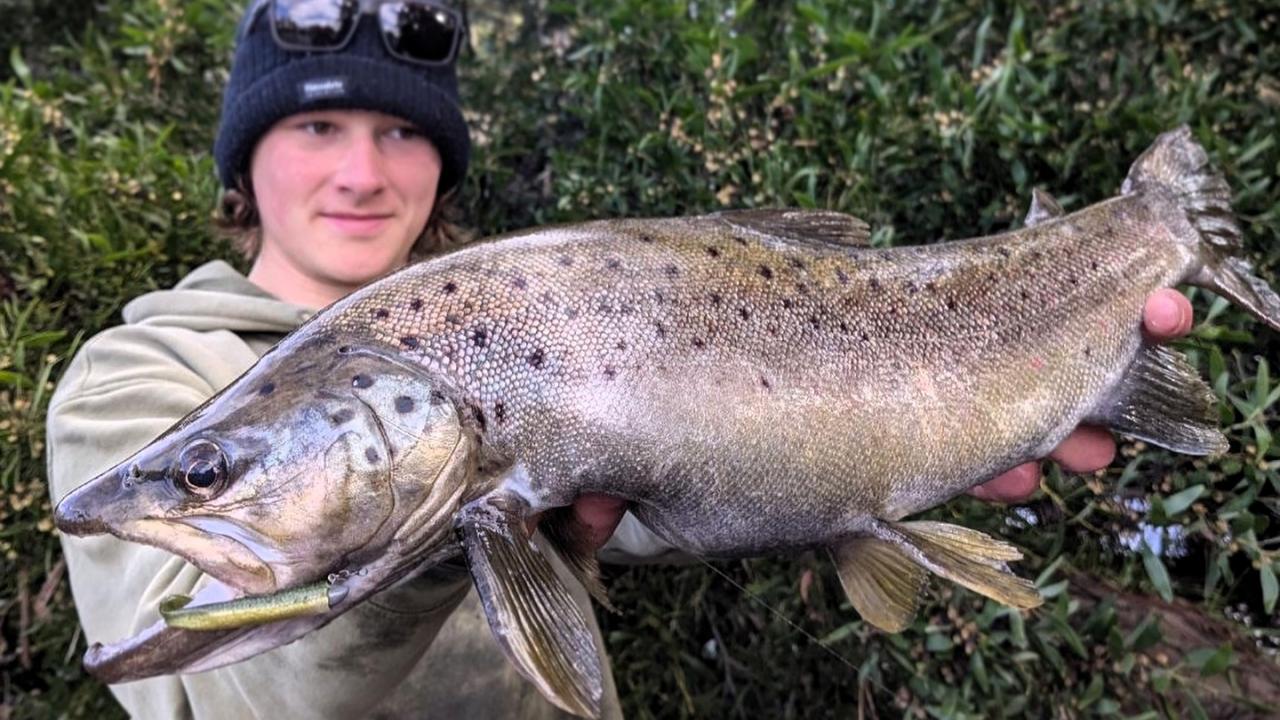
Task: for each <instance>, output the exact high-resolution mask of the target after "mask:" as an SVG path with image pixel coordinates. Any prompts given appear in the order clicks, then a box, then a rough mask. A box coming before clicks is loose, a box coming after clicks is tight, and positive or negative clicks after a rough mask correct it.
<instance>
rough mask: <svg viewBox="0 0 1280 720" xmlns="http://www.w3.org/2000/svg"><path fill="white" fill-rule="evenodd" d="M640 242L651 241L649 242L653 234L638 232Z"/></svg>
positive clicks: (651, 240)
mask: <svg viewBox="0 0 1280 720" xmlns="http://www.w3.org/2000/svg"><path fill="white" fill-rule="evenodd" d="M640 242H642V243H651V242H653V236H652V235H650V234H648V233H641V234H640Z"/></svg>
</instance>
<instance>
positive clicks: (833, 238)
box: [708, 208, 871, 247]
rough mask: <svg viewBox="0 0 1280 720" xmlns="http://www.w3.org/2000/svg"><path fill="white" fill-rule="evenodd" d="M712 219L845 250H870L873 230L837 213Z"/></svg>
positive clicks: (792, 211)
mask: <svg viewBox="0 0 1280 720" xmlns="http://www.w3.org/2000/svg"><path fill="white" fill-rule="evenodd" d="M708 217H710V218H714V219H716V220H718V221H721V222H725V223H728V224H729V225H731V226H733V227H735V228H738V229H740V230H747V231H750V232H754V233H760V234H761V235H768V236H770V237H776V238H781V239H784V240H798V241H800V242H810V243H812V242H818V243H827V244H831V245H839V246H843V247H867V246H869V245H870V244H871V227H870V226H869V225H867V223H866V222H865V221H863V220H862V219H860V218H856V217H854V216H853V215H848V214H845V213H842V212H836V211H834V210H800V209H798V208H759V209H754V208H753V209H748V210H724V211H722V212H718V213H713V214H711V215H709V216H708Z"/></svg>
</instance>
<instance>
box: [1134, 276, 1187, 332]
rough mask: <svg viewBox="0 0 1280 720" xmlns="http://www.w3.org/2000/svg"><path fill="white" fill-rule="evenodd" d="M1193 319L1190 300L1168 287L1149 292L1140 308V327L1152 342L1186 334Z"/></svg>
mask: <svg viewBox="0 0 1280 720" xmlns="http://www.w3.org/2000/svg"><path fill="white" fill-rule="evenodd" d="M1194 321H1195V315H1194V313H1193V312H1192V310H1191V301H1190V300H1187V298H1186V296H1184V295H1183V294H1182V293H1180V292H1178V291H1177V290H1173V289H1170V288H1162V289H1160V290H1157V291H1155V292H1153V293H1151V295H1150V296H1149V297H1148V298H1147V303H1146V305H1145V306H1143V308H1142V327H1143V329H1144V330H1145V331H1146V333H1147V337H1149V338H1150V339H1151V340H1152V341H1154V342H1166V341H1169V340H1173V339H1175V338H1180V337H1182V336H1183V335H1186V334H1187V333H1189V332H1191V325H1192V324H1193V323H1194Z"/></svg>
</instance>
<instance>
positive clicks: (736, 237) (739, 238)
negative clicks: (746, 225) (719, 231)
mask: <svg viewBox="0 0 1280 720" xmlns="http://www.w3.org/2000/svg"><path fill="white" fill-rule="evenodd" d="M733 241H734V242H736V243H738V244H739V245H741V246H742V247H746V246H747V239H746V238H744V237H742V236H741V235H734V236H733Z"/></svg>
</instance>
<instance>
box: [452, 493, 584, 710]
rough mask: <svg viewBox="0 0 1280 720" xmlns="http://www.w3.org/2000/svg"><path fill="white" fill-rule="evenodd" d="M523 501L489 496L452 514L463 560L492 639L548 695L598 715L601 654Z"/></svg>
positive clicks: (568, 706)
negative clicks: (535, 536)
mask: <svg viewBox="0 0 1280 720" xmlns="http://www.w3.org/2000/svg"><path fill="white" fill-rule="evenodd" d="M526 510H527V506H526V505H525V503H524V502H523V501H522V500H520V499H519V498H517V497H514V496H509V495H504V494H500V493H499V494H491V495H487V496H485V497H482V498H480V499H478V500H475V501H474V502H471V503H469V504H468V505H466V506H465V507H463V509H462V510H461V511H459V513H458V520H457V527H458V529H459V531H460V532H461V534H462V544H463V547H464V548H465V550H466V555H467V564H468V565H469V566H470V567H471V576H472V578H473V579H474V580H475V583H476V589H477V590H478V591H479V593H480V600H481V602H482V604H483V606H484V610H485V615H486V616H487V617H488V620H489V628H490V629H491V630H492V631H493V635H494V637H495V638H496V639H497V640H498V644H499V645H500V646H501V647H502V649H503V650H504V651H505V652H506V654H507V657H508V658H509V659H510V660H511V662H512V663H514V664H515V666H516V668H517V669H518V670H519V671H520V673H521V674H523V675H524V676H525V677H527V678H528V679H529V680H530V681H531V682H533V683H534V684H535V685H537V687H538V689H539V690H540V691H542V694H543V695H545V696H546V697H547V699H548V700H550V701H551V702H553V703H555V704H556V705H557V706H558V707H560V708H561V709H563V710H565V711H566V712H570V713H573V714H575V715H580V716H583V717H590V718H596V717H599V716H600V699H601V697H602V695H603V689H602V688H603V683H602V672H601V662H600V657H599V655H598V654H597V653H596V646H595V642H594V641H593V639H592V635H591V631H590V630H589V629H588V628H587V622H586V620H585V619H583V617H582V613H581V611H579V610H578V606H577V604H576V603H575V602H574V601H573V598H572V597H571V596H570V595H569V591H568V590H567V589H566V588H565V586H564V584H563V583H561V582H560V578H559V577H558V576H557V575H556V574H555V570H553V569H552V567H551V563H549V562H548V561H547V558H546V557H544V556H543V555H542V554H541V553H540V552H539V551H538V549H537V548H536V547H535V546H534V545H533V543H532V542H530V540H529V534H528V531H527V530H526V526H525V515H526V513H525V511H526Z"/></svg>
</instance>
